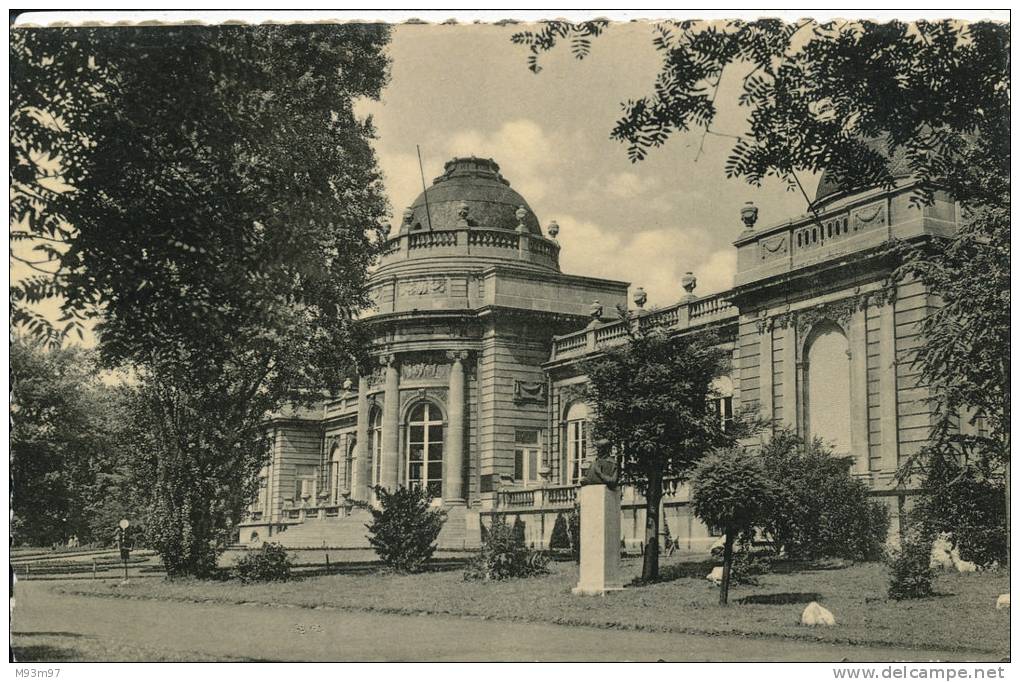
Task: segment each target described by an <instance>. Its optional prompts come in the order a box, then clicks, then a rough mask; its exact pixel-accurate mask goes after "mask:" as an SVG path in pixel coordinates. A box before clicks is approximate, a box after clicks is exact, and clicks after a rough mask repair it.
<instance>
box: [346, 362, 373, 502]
mask: <svg viewBox="0 0 1020 682" xmlns="http://www.w3.org/2000/svg"><path fill="white" fill-rule="evenodd" d="M369 416H370V415H369V410H368V377H367V376H364V375H363V376H359V377H358V435H357V436H356V437H357V439H358V443H357V448H358V449H357V452H356V459H355V460H354V476H353V478H354V481H352V482H351V497H352V498H354V499H355V500H358V501H361V502H364V501H367V500H368V488H369V483H370V482H371V480H372V479H371V471H372V470H371V469H369V467H368V458H369V456H370V455H371V454H372V451H371V449H370V448H369V443H368V420H369Z"/></svg>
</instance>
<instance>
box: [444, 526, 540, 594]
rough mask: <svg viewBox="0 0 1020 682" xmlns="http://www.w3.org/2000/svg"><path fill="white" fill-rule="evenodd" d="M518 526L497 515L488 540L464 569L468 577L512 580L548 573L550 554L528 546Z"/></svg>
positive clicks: (465, 577)
mask: <svg viewBox="0 0 1020 682" xmlns="http://www.w3.org/2000/svg"><path fill="white" fill-rule="evenodd" d="M518 522H519V519H518ZM517 527H518V526H517V523H514V525H513V526H511V525H509V524H507V522H506V520H505V519H504V518H503V517H502V516H495V517H494V518H493V520H492V524H491V525H490V526H489V529H488V533H487V534H486V537H485V544H484V545H482V549H481V551H480V552H478V554H476V555H475V556H474V557H473V558H472V559H471V562H470V563H469V564H468V566H467V568H466V569H465V571H464V580H471V581H474V580H484V581H488V580H508V579H510V578H528V577H531V576H533V575H541V574H543V573H548V572H549V569H548V565H549V558H548V557H547V556H545V555H544V554H542V553H541V552H536V551H533V550H530V549H528V548H527V547H526V546H525V544H524V539H523V537H522V535H521V534H520V533H518V531H517Z"/></svg>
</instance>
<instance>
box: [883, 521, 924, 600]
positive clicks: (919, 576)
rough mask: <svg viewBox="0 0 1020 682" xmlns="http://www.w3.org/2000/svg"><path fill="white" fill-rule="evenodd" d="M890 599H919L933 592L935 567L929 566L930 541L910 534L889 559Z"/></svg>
mask: <svg viewBox="0 0 1020 682" xmlns="http://www.w3.org/2000/svg"><path fill="white" fill-rule="evenodd" d="M889 568H890V570H891V576H890V579H889V598H890V599H897V600H899V599H920V598H922V597H930V596H931V595H933V594H935V588H934V583H935V569H933V568H932V567H931V541H930V540H925V539H923V538H921V537H920V536H919V535H917V534H912V535H911V536H910V537H908V538H905V539H904V541H903V543H902V547H901V548H900V550H899V551H898V552H895V553H894V554H893V556H892V558H891V559H890V561H889Z"/></svg>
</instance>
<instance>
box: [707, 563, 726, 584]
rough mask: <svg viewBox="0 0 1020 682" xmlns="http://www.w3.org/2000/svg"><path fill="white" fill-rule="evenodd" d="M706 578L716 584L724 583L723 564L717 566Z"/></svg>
mask: <svg viewBox="0 0 1020 682" xmlns="http://www.w3.org/2000/svg"><path fill="white" fill-rule="evenodd" d="M705 580H711V581H712V582H714V583H715V584H716V585H722V566H716V567H715V568H713V569H712V572H711V573H709V574H708V575H706V576H705Z"/></svg>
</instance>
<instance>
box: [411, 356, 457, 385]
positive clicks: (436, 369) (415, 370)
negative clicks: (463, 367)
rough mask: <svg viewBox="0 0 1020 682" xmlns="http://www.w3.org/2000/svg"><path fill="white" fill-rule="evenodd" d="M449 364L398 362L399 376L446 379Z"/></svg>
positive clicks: (413, 361)
mask: <svg viewBox="0 0 1020 682" xmlns="http://www.w3.org/2000/svg"><path fill="white" fill-rule="evenodd" d="M449 376H450V366H449V365H448V364H446V363H438V362H423V361H415V360H411V361H407V362H401V363H400V378H401V379H402V380H404V379H443V380H445V379H447V378H448V377H449Z"/></svg>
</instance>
